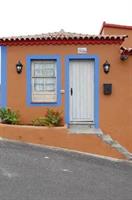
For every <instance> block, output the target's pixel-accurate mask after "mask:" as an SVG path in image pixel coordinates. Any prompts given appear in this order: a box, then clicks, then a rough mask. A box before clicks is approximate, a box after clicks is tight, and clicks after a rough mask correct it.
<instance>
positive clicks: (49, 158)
mask: <svg viewBox="0 0 132 200" xmlns="http://www.w3.org/2000/svg"><path fill="white" fill-rule="evenodd" d="M0 200H132V163H126V162H113V161H108V160H105V159H100V158H95V157H92V156H84V155H79V154H74V153H67V152H63V151H57V150H51V149H47V148H40V147H34V146H31V145H26V144H17V143H10V142H7V141H6V142H5V141H0Z"/></svg>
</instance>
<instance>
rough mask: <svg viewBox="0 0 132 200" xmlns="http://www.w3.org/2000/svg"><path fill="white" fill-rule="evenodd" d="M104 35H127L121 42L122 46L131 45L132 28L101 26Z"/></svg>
mask: <svg viewBox="0 0 132 200" xmlns="http://www.w3.org/2000/svg"><path fill="white" fill-rule="evenodd" d="M103 34H104V35H107V34H108V35H128V38H126V39H125V41H124V42H123V44H122V45H123V46H125V47H132V30H129V29H124V28H122V29H121V28H112V27H104V28H103Z"/></svg>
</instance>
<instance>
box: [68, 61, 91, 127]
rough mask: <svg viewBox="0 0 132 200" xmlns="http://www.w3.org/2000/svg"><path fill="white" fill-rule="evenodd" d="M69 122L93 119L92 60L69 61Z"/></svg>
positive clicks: (83, 121)
mask: <svg viewBox="0 0 132 200" xmlns="http://www.w3.org/2000/svg"><path fill="white" fill-rule="evenodd" d="M69 68H70V88H69V90H70V91H69V92H70V123H86V122H93V121H94V61H93V60H73V61H70V66H69Z"/></svg>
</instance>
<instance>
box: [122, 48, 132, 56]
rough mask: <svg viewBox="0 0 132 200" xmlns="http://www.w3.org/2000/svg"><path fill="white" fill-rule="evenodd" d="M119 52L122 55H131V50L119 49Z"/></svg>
mask: <svg viewBox="0 0 132 200" xmlns="http://www.w3.org/2000/svg"><path fill="white" fill-rule="evenodd" d="M120 50H121V54H122V55H132V48H126V47H121V48H120Z"/></svg>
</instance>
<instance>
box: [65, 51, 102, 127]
mask: <svg viewBox="0 0 132 200" xmlns="http://www.w3.org/2000/svg"><path fill="white" fill-rule="evenodd" d="M89 59H90V60H91V59H92V60H94V61H95V64H94V123H95V128H98V127H99V58H98V56H97V55H68V56H66V57H65V76H66V78H65V102H66V103H65V122H66V124H67V125H68V124H69V122H70V113H69V109H70V105H69V62H70V60H89Z"/></svg>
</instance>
